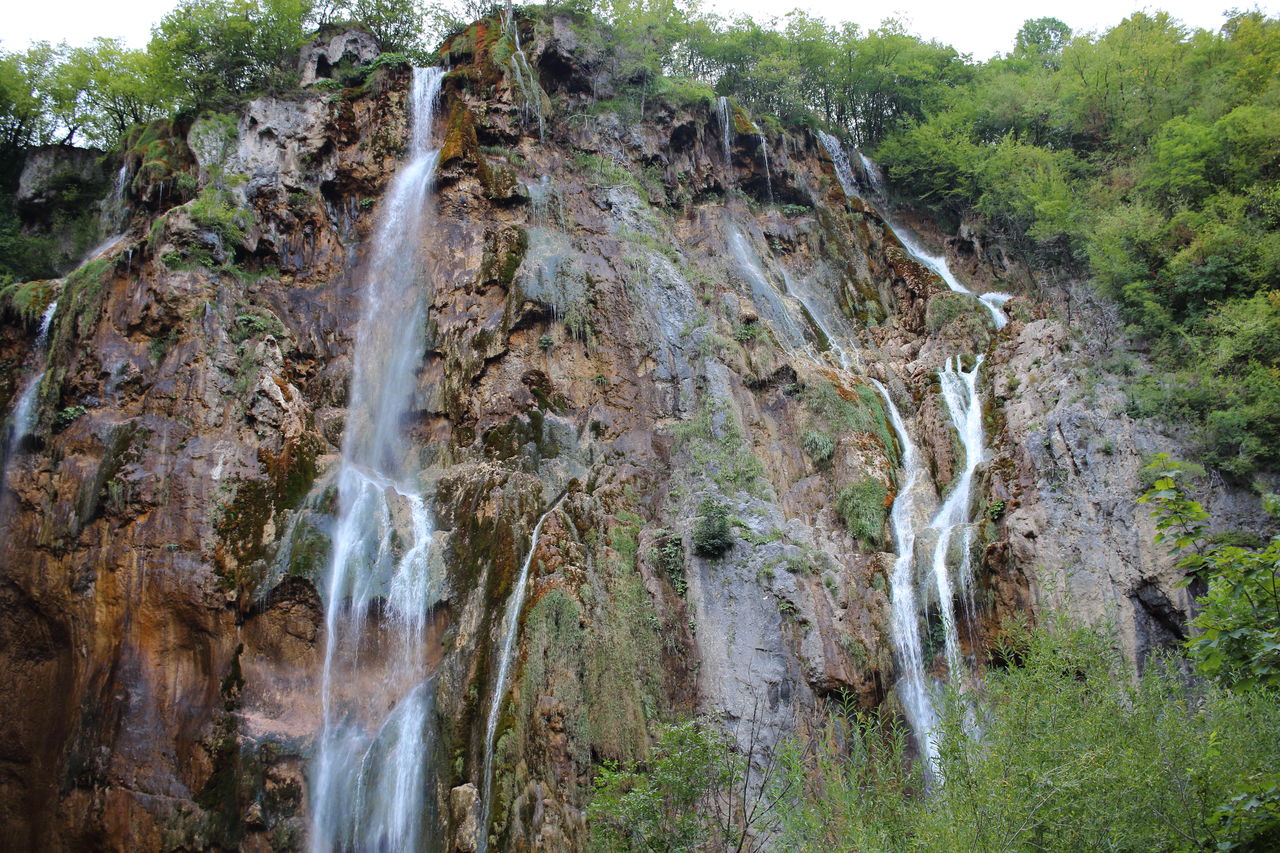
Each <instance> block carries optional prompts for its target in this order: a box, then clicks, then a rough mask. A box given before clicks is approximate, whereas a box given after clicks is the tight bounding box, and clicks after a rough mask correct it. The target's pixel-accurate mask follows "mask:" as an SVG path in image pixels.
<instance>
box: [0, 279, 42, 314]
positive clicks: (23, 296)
mask: <svg viewBox="0 0 1280 853" xmlns="http://www.w3.org/2000/svg"><path fill="white" fill-rule="evenodd" d="M53 284H54V283H53V282H52V281H50V280H48V279H40V280H37V281H22V282H18V281H14V282H9V283H8V284H4V285H2V286H0V304H2V305H3V307H4V309H5V310H7V311H9V312H11V313H12V314H14V315H15V316H17V317H18V318H19V319H21V320H22V321H23V322H26V323H34V322H35V321H37V320H39V319H40V317H41V316H42V315H43V314H44V312H45V309H46V308H48V307H49V303H50V302H52V301H53V297H54V291H53Z"/></svg>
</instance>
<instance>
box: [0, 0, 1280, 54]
mask: <svg viewBox="0 0 1280 853" xmlns="http://www.w3.org/2000/svg"><path fill="white" fill-rule="evenodd" d="M707 2H708V3H709V5H710V6H712V7H713V8H714V9H716V10H717V11H719V12H720V13H721V14H724V15H731V14H733V13H737V12H745V13H747V14H750V15H752V16H753V17H756V18H757V19H762V18H766V17H768V16H770V15H777V14H780V13H782V12H785V11H786V10H788V9H791V8H795V7H800V8H803V9H806V10H807V11H810V12H812V13H814V14H817V15H820V16H822V17H825V18H827V19H828V20H831V21H840V20H852V21H855V22H857V23H858V24H860V25H861V26H862V27H863V28H868V27H874V26H876V25H878V24H879V22H880V20H881V19H882V18H884V17H886V16H890V15H892V16H895V17H899V18H902V19H904V20H905V21H907V23H908V29H909V30H910V31H912V32H915V33H918V34H920V35H922V36H924V37H925V38H934V39H938V40H939V41H942V42H945V43H947V44H951V45H954V46H955V47H956V48H957V49H959V50H960V51H962V52H965V53H971V54H973V56H974V58H975V59H986V58H988V57H989V56H991V55H992V54H995V53H1001V52H1005V51H1008V50H1009V49H1011V48H1012V47H1013V37H1014V34H1015V33H1017V31H1018V28H1019V27H1020V26H1022V22H1023V21H1024V20H1026V19H1028V18H1039V17H1046V16H1052V17H1055V18H1060V19H1061V20H1063V21H1065V22H1066V23H1067V24H1068V25H1069V26H1071V27H1072V29H1074V30H1075V31H1077V32H1083V31H1085V30H1091V29H1105V28H1106V27H1110V26H1113V25H1115V24H1117V23H1119V22H1120V21H1121V19H1123V18H1124V17H1125V16H1126V15H1128V14H1129V13H1131V12H1133V11H1136V10H1139V9H1150V10H1154V9H1163V10H1165V11H1167V12H1169V13H1170V14H1172V15H1173V16H1174V17H1176V18H1179V19H1181V20H1182V21H1183V22H1184V23H1186V24H1188V25H1191V26H1197V27H1204V28H1207V29H1217V28H1218V27H1219V26H1221V25H1222V22H1223V20H1224V15H1223V14H1222V12H1223V10H1224V9H1226V8H1229V7H1231V6H1245V7H1248V6H1251V5H1254V4H1251V3H1250V2H1249V0H1163V2H1160V3H1149V2H1141V0H996V2H985V3H984V2H973V0H969V2H964V1H963V0H886V2H883V3H859V4H857V5H852V4H850V3H849V2H848V0H843V2H842V0H707ZM174 5H176V2H175V0H115V2H112V0H15V2H14V3H12V4H10V8H9V11H8V12H6V13H5V14H4V28H3V31H0V46H3V47H4V48H5V49H6V50H16V49H20V48H23V47H25V46H26V45H27V43H28V42H31V41H36V40H48V41H54V42H57V41H62V40H66V41H68V42H70V43H71V44H73V45H79V44H86V43H88V42H89V40H90V39H92V38H94V37H95V36H100V35H101V36H115V37H120V38H123V39H125V40H126V41H127V42H128V43H129V44H131V45H133V46H135V47H142V46H143V45H145V44H146V42H147V39H148V38H149V36H150V32H151V25H152V24H154V23H155V22H156V21H158V20H159V19H160V17H161V16H162V15H163V14H164V13H165V12H167V11H168V10H169V9H171V8H173V6H174ZM1256 5H1258V6H1259V7H1260V8H1261V9H1262V10H1263V11H1265V12H1267V13H1268V14H1271V15H1275V14H1277V10H1280V2H1274V0H1273V1H1272V2H1261V3H1257V4H1256Z"/></svg>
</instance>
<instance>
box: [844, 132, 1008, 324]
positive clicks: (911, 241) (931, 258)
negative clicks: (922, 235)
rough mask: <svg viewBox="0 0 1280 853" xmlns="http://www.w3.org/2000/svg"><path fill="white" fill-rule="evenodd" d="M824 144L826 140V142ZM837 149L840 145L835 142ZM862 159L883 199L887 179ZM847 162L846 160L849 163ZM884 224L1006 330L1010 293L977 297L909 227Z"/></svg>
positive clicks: (886, 217) (949, 285) (888, 220)
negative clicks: (984, 308)
mask: <svg viewBox="0 0 1280 853" xmlns="http://www.w3.org/2000/svg"><path fill="white" fill-rule="evenodd" d="M824 141H825V140H824ZM836 144H837V146H838V145H839V143H838V142H837V143H836ZM858 156H859V157H860V158H861V159H862V167H863V168H864V169H866V170H867V176H868V177H869V178H870V180H871V188H872V189H873V190H875V192H876V194H877V195H880V196H881V197H883V196H884V177H883V176H882V175H881V174H880V169H879V167H878V166H876V164H875V163H873V162H871V159H870V158H869V157H867V155H865V154H861V153H860V154H859V155H858ZM846 162H847V161H846ZM884 222H885V224H886V225H888V226H889V230H891V231H892V232H893V234H894V236H895V237H897V238H898V242H900V243H901V244H902V245H903V247H904V248H905V249H906V250H907V251H908V252H910V253H911V254H912V255H915V257H916V258H918V259H919V260H920V262H921V263H923V264H924V265H925V266H927V267H928V268H929V269H931V270H933V271H934V272H935V273H937V274H938V277H939V278H941V279H942V280H943V282H945V283H946V285H947V287H949V288H950V289H951V290H952V291H954V292H956V293H964V294H968V295H969V296H973V297H975V298H976V299H978V301H980V302H981V303H982V304H983V305H984V306H985V307H986V309H987V311H989V312H990V313H991V320H992V322H994V323H995V326H996V331H999V330H1001V329H1003V328H1004V327H1005V324H1006V323H1008V322H1009V318H1008V316H1006V315H1005V313H1004V310H1003V307H1004V304H1005V303H1006V302H1008V301H1009V300H1010V299H1011V298H1013V297H1012V296H1011V295H1010V294H1008V293H984V294H982V295H978V294H976V293H974V292H973V291H972V290H970V289H969V288H967V287H965V286H964V285H963V284H961V283H960V280H959V279H958V278H956V277H955V274H954V273H952V272H951V267H950V266H948V265H947V259H946V258H944V257H942V256H941V255H934V254H930V253H929V251H928V250H926V249H925V248H924V246H922V245H921V244H920V241H919V240H917V239H916V237H915V235H914V234H913V233H911V229H909V228H906V227H904V226H902V225H900V224H899V223H896V222H894V221H892V220H891V219H890V217H889V216H888V215H885V216H884Z"/></svg>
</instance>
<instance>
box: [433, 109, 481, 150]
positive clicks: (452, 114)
mask: <svg viewBox="0 0 1280 853" xmlns="http://www.w3.org/2000/svg"><path fill="white" fill-rule="evenodd" d="M479 156H480V143H479V141H478V140H477V138H476V117H475V116H474V115H473V114H472V112H471V110H470V109H468V108H467V105H466V104H464V103H462V101H458V100H455V101H454V102H453V105H452V107H451V108H450V110H449V121H448V123H447V125H446V129H445V136H444V144H443V145H441V146H440V165H441V166H447V165H449V164H451V163H455V162H464V163H476V162H478V158H479Z"/></svg>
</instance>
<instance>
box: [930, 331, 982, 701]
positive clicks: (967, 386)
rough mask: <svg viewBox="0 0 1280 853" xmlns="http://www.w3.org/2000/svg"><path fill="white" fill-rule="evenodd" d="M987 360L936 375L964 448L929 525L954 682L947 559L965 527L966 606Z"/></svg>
mask: <svg viewBox="0 0 1280 853" xmlns="http://www.w3.org/2000/svg"><path fill="white" fill-rule="evenodd" d="M982 360H983V357H982V356H981V355H979V356H978V357H977V358H976V359H975V360H974V363H973V369H972V370H970V371H969V372H967V373H966V372H965V371H964V368H963V367H962V366H961V364H960V356H953V357H951V358H949V359H948V360H947V363H946V366H945V367H943V368H942V370H940V371H938V378H939V381H940V382H941V385H942V399H943V400H944V401H945V402H946V404H947V412H948V413H949V414H950V415H951V423H952V425H953V426H954V427H955V429H956V434H957V435H959V437H960V443H961V445H962V446H963V447H964V468H963V469H962V470H961V471H960V473H959V475H958V476H956V477H955V478H954V480H953V481H952V484H951V491H950V492H948V494H947V498H946V500H944V501H943V502H942V506H941V507H939V508H938V511H937V513H936V514H935V515H934V517H933V521H932V522H931V523H930V525H929V526H930V527H932V528H934V529H935V530H937V539H935V540H934V545H933V556H932V561H931V566H932V569H933V577H934V583H935V585H936V586H937V591H938V602H939V607H938V609H939V610H940V611H941V613H942V624H943V628H944V630H945V640H946V653H947V666H948V668H949V670H950V672H951V675H952V678H953V679H954V678H955V677H957V676H958V675H959V674H960V673H961V672H963V671H964V670H963V666H964V664H963V661H962V659H961V655H960V640H959V635H958V633H957V631H956V616H955V610H954V609H953V606H952V602H953V601H954V590H953V587H952V584H951V570H950V568H949V567H948V565H947V558H948V556H949V553H948V552H949V551H950V550H951V540H952V538H953V537H954V536H955V532H956V530H958V529H960V528H961V527H964V528H966V535H965V540H964V543H963V544H964V545H965V546H966V547H965V549H964V552H963V554H962V555H961V559H960V565H959V567H958V569H957V572H956V577H957V579H958V580H959V582H960V586H961V589H962V590H963V593H964V598H965V601H966V603H967V602H969V601H971V600H972V595H971V592H970V577H969V575H970V569H971V566H970V565H969V552H968V547H967V546H968V545H969V543H970V537H969V535H968V530H967V526H968V525H969V524H970V523H971V521H970V518H969V505H970V504H971V503H972V502H973V476H974V473H975V472H976V471H977V469H978V465H980V464H981V463H982V459H983V455H984V452H985V449H984V447H983V434H982V405H981V404H980V403H979V401H978V369H979V368H980V367H981V366H982Z"/></svg>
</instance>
